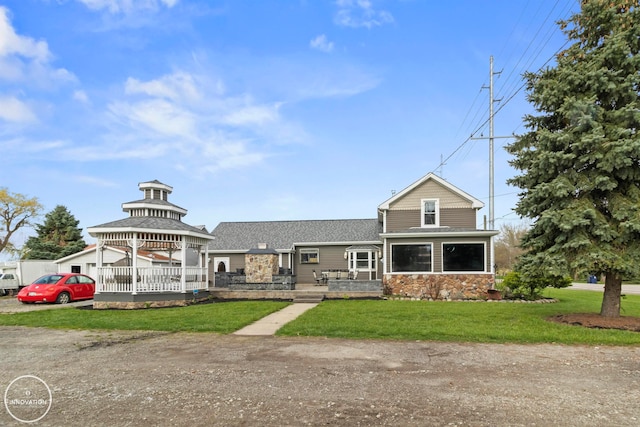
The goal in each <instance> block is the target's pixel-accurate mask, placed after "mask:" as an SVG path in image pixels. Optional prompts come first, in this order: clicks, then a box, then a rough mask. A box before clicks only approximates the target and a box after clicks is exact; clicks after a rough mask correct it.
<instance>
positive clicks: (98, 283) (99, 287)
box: [94, 237, 104, 294]
mask: <svg viewBox="0 0 640 427" xmlns="http://www.w3.org/2000/svg"><path fill="white" fill-rule="evenodd" d="M103 247H104V241H103V240H102V238H100V237H98V243H97V244H96V269H97V270H98V271H97V273H98V277H96V287H95V291H94V294H99V293H100V291H101V290H102V278H103V277H104V272H103V271H102V262H103V256H104V254H103V252H102V248H103Z"/></svg>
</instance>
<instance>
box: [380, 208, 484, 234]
mask: <svg viewBox="0 0 640 427" xmlns="http://www.w3.org/2000/svg"><path fill="white" fill-rule="evenodd" d="M421 223H422V222H421V218H420V208H419V207H418V209H403V210H390V211H388V212H387V233H394V232H398V231H404V230H408V229H409V228H415V227H420V226H421ZM440 226H441V227H454V228H471V229H475V228H476V211H475V209H471V208H469V209H456V208H453V209H446V208H445V209H442V208H441V209H440Z"/></svg>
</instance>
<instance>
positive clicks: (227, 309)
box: [0, 301, 289, 334]
mask: <svg viewBox="0 0 640 427" xmlns="http://www.w3.org/2000/svg"><path fill="white" fill-rule="evenodd" d="M287 305H289V303H287V302H274V301H237V302H221V303H214V304H199V305H192V306H188V307H172V308H159V309H146V310H83V309H78V308H73V307H69V308H58V309H55V310H37V311H31V312H26V313H15V314H2V315H0V325H4V326H9V325H11V326H18V325H20V326H42V327H47V328H60V329H125V330H149V331H170V332H177V331H188V332H217V333H221V334H228V333H231V332H234V331H237V330H238V329H240V328H242V327H244V326H246V325H248V324H250V323H253V322H255V321H256V320H258V319H261V318H262V317H264V316H266V315H268V314H270V313H273V312H274V311H278V310H280V309H282V308H284V307H286V306H287Z"/></svg>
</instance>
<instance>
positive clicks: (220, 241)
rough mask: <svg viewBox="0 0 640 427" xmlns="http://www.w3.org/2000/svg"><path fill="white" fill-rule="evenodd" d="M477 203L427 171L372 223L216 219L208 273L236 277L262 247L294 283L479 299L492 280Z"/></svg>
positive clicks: (488, 238) (489, 243) (490, 233)
mask: <svg viewBox="0 0 640 427" xmlns="http://www.w3.org/2000/svg"><path fill="white" fill-rule="evenodd" d="M483 206H484V205H483V203H482V202H480V201H479V200H478V199H476V198H474V197H473V196H471V195H469V194H467V193H465V192H464V191H462V190H460V189H459V188H457V187H455V186H453V185H452V184H450V183H448V182H447V181H445V180H444V179H442V178H440V177H438V176H436V175H434V174H431V173H430V174H427V175H426V176H424V177H422V178H421V179H419V180H418V181H416V182H414V183H413V184H411V185H410V186H408V187H407V188H405V189H404V190H402V191H400V192H399V193H397V194H395V195H394V196H393V197H391V198H390V199H388V200H386V201H385V202H383V203H382V204H380V205H379V206H378V210H377V214H378V215H377V217H376V218H372V219H344V220H310V221H262V222H223V223H220V224H219V225H218V226H217V227H216V228H215V229H214V230H213V231H212V233H211V234H212V236H213V240H211V241H210V243H209V246H208V248H209V256H210V259H211V262H210V264H209V265H210V276H213V274H214V273H217V276H216V277H222V273H232V274H233V273H237V274H242V272H243V270H244V269H245V267H246V262H247V259H248V258H247V254H249V253H251V252H252V251H255V250H256V249H259V248H260V249H261V250H263V251H264V250H266V249H267V248H268V249H269V250H270V252H271V253H272V255H273V256H274V257H275V258H277V264H278V268H279V269H280V272H281V273H283V272H284V273H290V274H291V275H292V277H294V281H297V282H298V283H314V282H318V283H320V281H321V280H322V279H321V277H322V275H323V274H324V275H325V277H326V275H332V277H333V279H336V278H337V279H340V278H348V279H356V280H367V281H372V280H378V281H380V283H381V285H382V286H383V287H384V291H385V293H387V294H394V295H405V296H414V297H434V298H451V299H460V298H475V297H481V296H483V295H485V294H486V292H487V290H488V289H490V288H491V287H492V286H493V283H494V271H493V256H494V255H493V238H494V236H495V235H497V234H498V232H497V231H494V230H482V229H477V228H476V220H477V219H476V216H477V211H478V210H479V209H481V208H482V207H483ZM341 274H342V276H341ZM222 285H223V286H225V285H226V283H223V284H222Z"/></svg>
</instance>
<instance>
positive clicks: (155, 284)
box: [96, 266, 208, 293]
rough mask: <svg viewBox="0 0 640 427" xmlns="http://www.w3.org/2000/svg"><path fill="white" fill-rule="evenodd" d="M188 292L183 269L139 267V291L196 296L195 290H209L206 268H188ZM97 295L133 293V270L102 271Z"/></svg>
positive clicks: (186, 274) (110, 268) (104, 269)
mask: <svg viewBox="0 0 640 427" xmlns="http://www.w3.org/2000/svg"><path fill="white" fill-rule="evenodd" d="M184 273H185V276H184V288H183V286H182V282H183V280H182V268H181V267H139V268H138V269H137V283H136V289H135V291H136V292H137V293H145V292H183V291H185V292H193V291H194V290H195V289H198V290H200V289H207V288H208V285H207V274H206V269H205V268H200V267H186V268H185V269H184ZM97 279H98V280H97V282H96V292H97V293H100V292H124V293H133V292H134V286H133V267H113V266H109V267H101V268H98V277H97Z"/></svg>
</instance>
